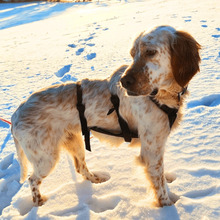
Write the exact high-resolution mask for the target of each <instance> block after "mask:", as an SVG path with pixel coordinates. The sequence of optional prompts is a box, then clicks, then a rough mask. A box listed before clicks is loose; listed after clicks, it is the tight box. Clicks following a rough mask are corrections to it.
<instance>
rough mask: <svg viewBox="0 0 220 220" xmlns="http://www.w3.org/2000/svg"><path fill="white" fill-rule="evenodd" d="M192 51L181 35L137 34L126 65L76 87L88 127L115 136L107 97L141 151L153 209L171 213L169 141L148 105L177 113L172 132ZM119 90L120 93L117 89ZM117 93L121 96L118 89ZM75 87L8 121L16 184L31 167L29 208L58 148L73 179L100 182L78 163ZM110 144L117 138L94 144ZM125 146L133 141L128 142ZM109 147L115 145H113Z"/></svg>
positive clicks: (39, 95) (158, 114) (37, 101)
mask: <svg viewBox="0 0 220 220" xmlns="http://www.w3.org/2000/svg"><path fill="white" fill-rule="evenodd" d="M199 49H200V45H199V44H198V43H197V42H196V41H195V40H194V39H193V38H192V36H190V35H189V34H188V33H186V32H182V31H176V30H175V29H174V28H172V27H170V26H160V27H157V28H155V29H154V30H152V31H151V32H143V33H141V34H140V35H139V36H138V37H137V39H136V40H135V41H134V44H133V47H132V49H131V56H132V57H133V63H132V64H131V65H130V66H122V67H120V68H119V69H118V70H116V71H115V73H114V74H113V75H112V76H111V77H110V78H108V79H105V80H88V79H84V80H82V81H81V85H82V90H83V103H84V104H85V109H86V110H85V117H86V119H87V122H88V126H89V127H90V126H98V127H101V128H106V129H109V130H112V131H113V132H118V133H119V132H120V127H119V124H118V119H117V116H116V113H115V112H113V113H112V114H110V115H108V116H107V112H108V111H109V109H110V108H112V104H111V102H110V95H111V93H112V94H117V95H118V96H119V98H120V114H121V116H122V117H123V118H124V119H125V120H126V121H127V123H128V125H129V127H130V129H131V130H132V131H134V132H135V131H138V134H139V142H140V144H141V150H140V156H139V157H138V160H139V162H140V163H141V164H142V165H143V166H144V168H145V171H146V175H147V177H148V179H149V180H150V182H151V185H152V187H153V190H154V192H155V197H156V199H157V201H158V205H159V206H165V205H172V204H173V202H172V201H171V200H170V198H169V196H168V193H167V189H166V187H165V182H166V181H165V176H164V166H163V164H164V160H163V155H164V146H165V143H166V140H167V137H168V136H169V134H170V127H169V121H168V117H167V115H166V114H165V113H164V112H163V111H162V110H161V109H159V108H158V107H157V106H156V105H155V104H154V103H153V102H152V101H151V100H150V99H149V95H150V93H151V92H152V91H154V90H155V89H157V90H158V93H157V94H156V96H155V98H156V99H157V101H158V102H159V103H160V104H165V105H167V106H169V107H171V108H178V109H179V111H178V116H177V119H176V121H175V123H174V125H173V127H172V129H173V128H174V127H176V126H177V125H178V123H179V122H180V119H181V116H182V114H181V112H182V109H181V108H182V106H183V101H184V99H185V96H186V94H184V95H182V96H181V98H180V101H179V100H178V93H180V92H181V91H182V89H183V88H184V87H186V86H187V84H188V83H189V81H190V80H191V78H192V77H193V76H194V75H195V74H196V73H197V72H198V71H199V62H200V56H199V53H198V51H199ZM121 84H122V85H123V86H121ZM123 87H125V88H123ZM76 102H77V98H76V84H75V83H69V84H62V85H55V86H52V87H49V88H46V89H43V90H41V91H38V92H36V93H34V94H32V95H31V96H30V97H29V98H28V100H27V101H25V102H23V103H22V104H21V105H20V106H19V108H18V109H17V110H16V112H15V113H14V114H13V116H12V134H13V137H14V141H15V145H16V149H17V153H18V159H19V162H20V165H21V181H22V182H23V181H25V179H26V178H27V160H29V161H30V163H31V164H32V166H33V174H32V175H31V176H30V178H29V183H30V187H31V191H32V196H33V202H34V205H35V206H38V205H42V204H43V203H44V202H45V199H44V197H42V196H41V194H40V191H39V185H40V184H41V181H42V179H43V178H45V177H46V176H47V175H48V174H49V173H50V172H51V171H52V169H53V168H54V166H55V164H56V162H57V160H58V159H59V154H60V150H61V148H64V149H66V150H67V151H68V152H69V153H70V155H71V156H72V158H73V160H74V162H75V167H76V170H77V172H79V173H80V174H82V176H83V177H84V178H85V179H87V180H90V181H91V182H93V183H101V182H103V181H106V180H107V179H108V178H107V177H105V176H100V175H98V174H96V173H92V172H90V171H89V170H88V168H87V166H86V163H85V149H84V141H83V137H82V135H81V125H80V121H79V115H78V111H77V109H76ZM100 136H101V138H102V139H104V140H106V141H110V142H112V143H113V144H115V142H114V141H115V140H116V139H117V141H116V142H118V143H121V142H123V139H122V138H110V137H109V136H107V135H100V134H98V137H100ZM133 142H137V140H135V139H133ZM118 143H117V144H118Z"/></svg>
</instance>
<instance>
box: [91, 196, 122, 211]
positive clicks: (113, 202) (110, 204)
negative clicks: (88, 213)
mask: <svg viewBox="0 0 220 220" xmlns="http://www.w3.org/2000/svg"><path fill="white" fill-rule="evenodd" d="M120 201H121V196H118V195H107V196H103V197H96V196H93V197H92V198H91V199H90V200H89V202H88V206H89V208H90V209H91V210H92V211H93V212H95V213H101V212H104V211H107V210H113V209H114V208H115V207H116V206H117V205H118V203H119V202H120Z"/></svg>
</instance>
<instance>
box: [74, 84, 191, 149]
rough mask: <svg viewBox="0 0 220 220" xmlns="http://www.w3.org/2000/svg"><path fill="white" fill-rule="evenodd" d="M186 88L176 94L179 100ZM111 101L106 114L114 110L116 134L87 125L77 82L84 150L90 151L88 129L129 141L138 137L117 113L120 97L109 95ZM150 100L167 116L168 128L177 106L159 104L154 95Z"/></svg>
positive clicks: (172, 121) (173, 119)
mask: <svg viewBox="0 0 220 220" xmlns="http://www.w3.org/2000/svg"><path fill="white" fill-rule="evenodd" d="M186 90H187V88H184V89H183V91H182V92H181V93H180V94H178V99H179V100H180V96H181V95H183V94H184V93H185V92H186ZM110 100H111V102H112V104H113V108H111V109H110V110H109V112H108V113H107V115H110V114H111V113H112V112H113V111H116V114H117V116H118V123H119V125H120V128H121V133H119V134H116V133H113V132H111V131H109V130H106V129H104V128H100V127H97V126H93V127H88V125H87V120H86V118H85V105H84V104H83V103H82V88H81V84H80V82H77V105H76V107H77V110H78V112H79V118H80V123H81V129H82V134H83V135H84V138H85V139H84V140H85V146H86V150H88V151H91V145H90V130H93V131H96V132H99V133H102V134H106V135H111V136H115V137H122V138H124V140H125V142H131V140H132V138H138V133H137V132H131V131H130V129H129V127H128V124H127V122H126V121H125V120H124V119H123V118H122V117H121V115H120V113H119V106H120V99H119V97H118V96H117V95H113V94H112V95H111V99H110ZM150 100H151V101H152V102H153V103H154V104H155V105H156V106H157V107H158V108H160V109H161V110H162V111H163V112H165V113H166V114H167V116H168V119H169V125H170V128H171V127H172V125H173V123H174V122H175V120H176V117H177V112H178V109H177V108H170V107H168V106H167V105H160V104H159V102H158V101H157V100H156V99H155V98H154V96H153V95H152V96H150Z"/></svg>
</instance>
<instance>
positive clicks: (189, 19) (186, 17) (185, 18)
mask: <svg viewBox="0 0 220 220" xmlns="http://www.w3.org/2000/svg"><path fill="white" fill-rule="evenodd" d="M183 18H184V21H185V22H190V21H191V18H192V17H191V16H184V17H183Z"/></svg>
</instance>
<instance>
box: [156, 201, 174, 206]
mask: <svg viewBox="0 0 220 220" xmlns="http://www.w3.org/2000/svg"><path fill="white" fill-rule="evenodd" d="M173 204H174V202H173V201H171V200H170V199H163V200H159V201H158V205H159V207H163V206H172V205H173Z"/></svg>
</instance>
